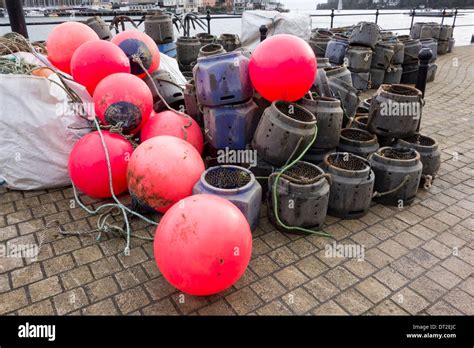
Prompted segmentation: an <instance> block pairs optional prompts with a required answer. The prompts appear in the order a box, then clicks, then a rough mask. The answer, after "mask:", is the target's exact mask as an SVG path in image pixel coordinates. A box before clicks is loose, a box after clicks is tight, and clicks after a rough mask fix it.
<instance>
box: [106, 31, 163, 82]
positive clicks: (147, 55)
mask: <svg viewBox="0 0 474 348" xmlns="http://www.w3.org/2000/svg"><path fill="white" fill-rule="evenodd" d="M110 42H112V43H114V44H116V45H117V46H119V47H120V48H121V49H122V50H123V52H125V54H126V55H127V57H128V59H129V60H130V66H131V68H132V74H134V75H137V76H138V77H140V78H141V77H145V75H146V74H145V71H144V70H143V69H142V67H141V66H140V64H139V63H137V62H136V61H134V56H138V57H140V59H141V62H142V64H143V66H144V67H145V69H146V70H147V71H148V72H149V73H151V72H153V71H155V70H158V68H159V66H160V51H159V50H158V46H157V45H156V43H155V41H153V39H152V38H151V37H149V36H148V35H147V34H145V33H143V32H141V31H139V30H126V31H122V32H121V33H119V34H117V35H116V36H114V37H113V38H112V40H110Z"/></svg>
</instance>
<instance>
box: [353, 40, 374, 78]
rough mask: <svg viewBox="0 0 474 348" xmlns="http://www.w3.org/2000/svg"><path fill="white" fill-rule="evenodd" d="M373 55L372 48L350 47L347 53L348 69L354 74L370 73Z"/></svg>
mask: <svg viewBox="0 0 474 348" xmlns="http://www.w3.org/2000/svg"><path fill="white" fill-rule="evenodd" d="M372 53H373V52H372V49H371V48H370V47H363V46H349V47H348V48H347V51H346V59H347V67H348V68H349V70H350V71H352V72H368V71H369V69H370V64H371V63H372Z"/></svg>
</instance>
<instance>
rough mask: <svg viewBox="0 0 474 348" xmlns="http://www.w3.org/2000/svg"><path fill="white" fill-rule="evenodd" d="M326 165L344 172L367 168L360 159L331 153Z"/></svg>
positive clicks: (351, 155) (347, 154)
mask: <svg viewBox="0 0 474 348" xmlns="http://www.w3.org/2000/svg"><path fill="white" fill-rule="evenodd" d="M327 160H328V163H329V164H330V165H332V166H334V167H337V168H340V169H345V170H353V171H356V170H364V169H367V168H368V167H369V166H368V165H367V163H366V162H365V161H364V160H363V159H362V158H358V157H356V156H355V155H353V154H350V153H333V154H332V155H329V156H328V159H327Z"/></svg>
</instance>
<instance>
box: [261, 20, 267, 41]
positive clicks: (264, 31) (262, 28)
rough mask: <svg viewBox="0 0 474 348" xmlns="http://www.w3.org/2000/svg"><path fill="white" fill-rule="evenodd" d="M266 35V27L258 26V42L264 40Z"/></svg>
mask: <svg viewBox="0 0 474 348" xmlns="http://www.w3.org/2000/svg"><path fill="white" fill-rule="evenodd" d="M267 33H268V28H267V26H266V25H263V24H262V25H261V26H260V42H262V41H263V40H265V39H266V38H267Z"/></svg>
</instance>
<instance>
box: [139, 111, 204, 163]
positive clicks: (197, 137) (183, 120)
mask: <svg viewBox="0 0 474 348" xmlns="http://www.w3.org/2000/svg"><path fill="white" fill-rule="evenodd" d="M190 122H191V125H190V126H189V127H187V126H188V125H189V123H190ZM185 127H187V128H185ZM159 135H171V136H174V137H178V138H181V139H184V140H186V141H187V142H188V143H190V144H191V145H193V146H194V147H195V148H196V150H197V151H198V152H199V153H200V154H202V149H203V147H204V139H203V136H202V132H201V128H199V125H198V124H197V123H196V121H194V120H193V119H192V118H191V117H189V118H188V117H185V116H182V115H180V114H178V113H176V112H174V111H163V112H160V113H155V112H154V111H152V112H151V118H150V119H149V120H148V122H147V123H146V124H145V125H144V126H143V128H142V131H141V141H142V142H143V141H146V140H148V139H150V138H152V137H156V136H159ZM185 138H186V139H185Z"/></svg>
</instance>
